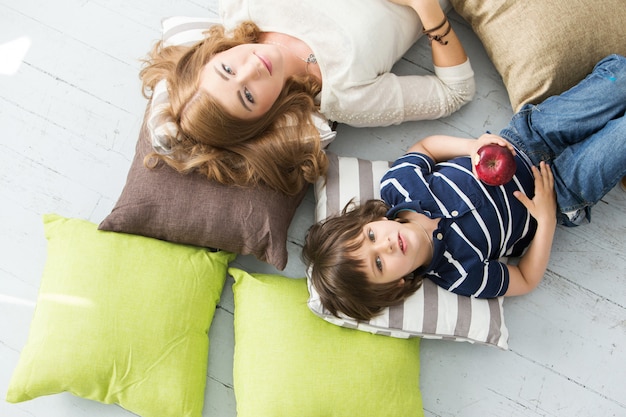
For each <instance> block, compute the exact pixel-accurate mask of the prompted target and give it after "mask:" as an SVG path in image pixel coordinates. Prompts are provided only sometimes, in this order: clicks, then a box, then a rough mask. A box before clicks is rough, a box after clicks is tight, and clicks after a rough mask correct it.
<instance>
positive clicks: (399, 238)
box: [398, 233, 406, 255]
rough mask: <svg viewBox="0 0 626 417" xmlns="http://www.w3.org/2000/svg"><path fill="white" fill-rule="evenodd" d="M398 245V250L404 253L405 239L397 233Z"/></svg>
mask: <svg viewBox="0 0 626 417" xmlns="http://www.w3.org/2000/svg"><path fill="white" fill-rule="evenodd" d="M398 247H399V248H400V252H402V254H403V255H404V254H405V253H406V241H405V240H404V238H403V237H402V235H401V234H400V233H398Z"/></svg>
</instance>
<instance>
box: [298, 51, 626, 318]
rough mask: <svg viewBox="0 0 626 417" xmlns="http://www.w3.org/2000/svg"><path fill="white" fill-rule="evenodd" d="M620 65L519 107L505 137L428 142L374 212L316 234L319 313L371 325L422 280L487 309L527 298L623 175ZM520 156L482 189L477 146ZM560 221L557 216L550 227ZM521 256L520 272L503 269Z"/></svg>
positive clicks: (310, 261) (396, 175)
mask: <svg viewBox="0 0 626 417" xmlns="http://www.w3.org/2000/svg"><path fill="white" fill-rule="evenodd" d="M625 110H626V58H625V57H622V56H618V55H611V56H609V57H606V58H604V59H603V60H602V61H600V62H599V63H598V64H597V65H596V66H595V68H594V70H593V72H592V73H591V74H590V75H589V76H587V78H585V79H584V80H583V81H581V82H580V83H579V84H578V85H577V86H575V87H573V88H572V89H570V90H568V91H567V92H565V93H563V94H561V95H559V96H554V97H551V98H549V99H547V100H546V101H544V102H543V103H542V104H539V105H526V106H524V107H523V108H522V109H521V110H520V111H519V112H518V113H516V114H515V115H514V116H513V118H512V120H511V122H510V123H509V125H508V126H507V128H505V129H504V130H502V131H501V132H500V135H499V136H497V135H491V134H485V135H482V136H481V137H480V138H478V139H476V140H474V139H462V138H454V137H446V136H431V137H427V138H425V139H423V140H422V141H420V142H418V143H416V144H415V145H414V146H413V147H411V148H410V149H409V151H408V153H407V154H406V155H404V156H403V157H401V158H399V159H398V160H397V161H396V162H395V163H394V165H393V166H392V168H390V169H389V171H388V172H387V173H386V174H385V176H384V177H383V179H382V181H381V198H382V199H383V200H384V201H380V200H371V201H368V202H366V203H365V204H364V205H362V206H360V207H357V208H356V209H354V210H352V211H349V210H348V207H346V209H344V211H343V212H342V214H341V215H338V216H335V217H331V218H329V219H327V220H325V221H323V222H321V223H318V224H316V225H314V226H312V227H311V229H310V230H309V232H308V234H307V237H306V241H305V245H304V248H303V258H304V261H305V263H306V264H307V266H308V267H309V272H310V279H311V281H312V284H313V285H314V287H315V289H316V290H317V292H318V293H319V295H320V298H321V301H322V303H323V304H324V306H325V307H326V308H327V309H328V310H329V311H330V312H331V313H333V314H335V315H337V314H338V313H339V312H341V313H344V314H347V315H348V316H351V317H353V318H355V319H359V320H368V319H370V318H371V317H372V316H373V315H375V314H377V313H378V312H380V310H382V309H383V308H384V307H387V306H390V305H393V304H397V303H399V302H401V301H402V300H403V299H404V298H406V297H407V296H409V295H410V294H412V293H413V292H415V291H416V290H417V288H419V285H420V284H421V278H422V277H427V278H429V279H431V280H433V281H434V282H436V283H437V284H438V285H440V286H442V287H443V288H446V289H448V290H450V291H453V292H455V293H458V294H462V295H467V296H472V297H480V298H490V297H498V296H501V295H507V296H508V295H520V294H525V293H527V292H529V291H531V290H532V289H534V288H535V287H536V286H537V285H538V284H539V282H540V281H541V279H542V278H543V275H544V273H545V270H546V267H547V264H548V260H549V257H550V250H551V246H552V240H553V237H554V231H555V228H556V224H557V222H559V223H561V224H564V225H566V226H576V225H579V224H581V223H583V222H585V221H588V220H590V208H591V206H593V205H594V204H595V203H596V202H598V201H599V200H600V198H602V197H603V196H604V195H605V194H606V193H607V192H608V191H609V190H611V189H612V188H613V187H614V186H615V185H616V184H617V183H618V182H619V181H620V179H621V178H622V177H623V176H624V175H625V174H626V116H625V115H624V111H625ZM487 143H496V144H498V145H500V146H505V147H507V148H509V149H510V150H511V151H513V152H514V154H515V160H516V162H517V170H516V173H515V176H514V177H513V179H512V180H511V181H510V182H508V183H507V184H505V185H502V186H489V185H486V184H484V183H482V182H480V181H479V180H478V179H477V178H476V176H475V174H474V172H473V167H472V162H471V161H472V158H473V156H474V155H475V154H476V151H477V150H478V149H479V148H480V147H481V146H482V145H484V144H487ZM555 213H556V215H555ZM503 256H521V259H520V261H519V263H518V265H516V266H513V265H507V264H504V263H502V262H500V261H499V260H498V259H499V258H501V257H503Z"/></svg>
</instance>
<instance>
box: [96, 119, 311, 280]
mask: <svg viewBox="0 0 626 417" xmlns="http://www.w3.org/2000/svg"><path fill="white" fill-rule="evenodd" d="M148 108H149V107H148ZM151 150H152V146H151V142H150V135H149V131H148V128H147V126H146V121H145V119H144V123H143V126H142V128H141V133H140V135H139V140H138V141H137V146H136V151H135V157H134V159H133V162H132V164H131V167H130V170H129V172H128V177H127V179H126V185H125V186H124V189H123V190H122V194H121V195H120V197H119V199H118V201H117V203H116V205H115V207H114V208H113V210H112V211H111V213H110V214H109V215H108V216H107V217H106V218H105V219H104V220H103V221H102V223H100V225H99V226H98V228H99V229H100V230H109V231H114V232H123V233H131V234H136V235H142V236H148V237H154V238H157V239H162V240H166V241H170V242H176V243H185V244H190V245H195V246H204V247H211V248H216V249H222V250H225V251H228V252H235V253H239V254H243V255H247V254H253V255H254V256H256V257H257V259H259V260H261V261H264V262H267V263H269V264H271V265H273V266H275V267H276V268H278V269H280V270H282V269H284V268H285V265H286V264H287V247H286V244H287V231H288V229H289V225H290V223H291V220H292V218H293V216H294V214H295V211H296V209H297V207H298V205H299V204H300V202H301V201H302V199H303V198H304V195H305V194H306V189H307V187H305V188H304V189H303V190H302V192H301V193H300V194H298V195H296V196H287V195H285V194H282V193H280V192H277V191H274V190H271V189H269V188H267V187H263V186H258V187H253V188H252V187H251V188H243V187H235V186H225V185H222V184H219V183H216V182H214V181H210V180H208V179H207V178H206V177H205V176H203V175H201V174H198V173H195V172H194V173H190V174H186V175H183V174H180V173H178V172H176V171H174V170H173V169H172V168H170V167H169V166H167V165H165V164H162V163H161V164H159V166H157V168H154V169H149V168H146V167H145V166H144V164H143V159H144V157H145V156H146V155H147V154H148V153H149V152H150V151H151Z"/></svg>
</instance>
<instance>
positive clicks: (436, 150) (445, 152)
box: [407, 133, 515, 163]
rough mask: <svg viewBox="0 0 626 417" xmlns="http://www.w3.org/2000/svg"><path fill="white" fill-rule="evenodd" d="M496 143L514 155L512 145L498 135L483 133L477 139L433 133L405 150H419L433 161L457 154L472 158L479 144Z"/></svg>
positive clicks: (439, 160)
mask: <svg viewBox="0 0 626 417" xmlns="http://www.w3.org/2000/svg"><path fill="white" fill-rule="evenodd" d="M489 143H496V144H498V145H500V146H506V147H507V148H509V149H510V150H511V152H513V154H514V155H515V149H514V148H513V145H511V144H510V143H509V142H507V141H506V140H504V139H503V138H501V137H500V136H498V135H493V134H491V133H485V134H484V135H482V136H481V137H479V138H478V139H466V138H459V137H455V136H445V135H434V136H428V137H425V138H424V139H422V140H421V141H419V142H417V143H416V144H415V145H413V146H411V148H409V150H408V151H407V152H419V153H423V154H425V155H428V156H430V157H431V158H432V159H433V160H434V161H435V163H437V162H442V161H447V160H448V159H453V158H456V157H459V156H470V157H472V160H473V158H474V155H475V154H476V152H477V151H478V149H480V147H481V146H483V145H486V144H489Z"/></svg>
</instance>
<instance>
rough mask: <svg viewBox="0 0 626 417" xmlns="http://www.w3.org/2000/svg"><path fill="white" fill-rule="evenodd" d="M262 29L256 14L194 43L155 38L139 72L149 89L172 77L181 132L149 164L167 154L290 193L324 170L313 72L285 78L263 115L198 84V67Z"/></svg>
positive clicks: (176, 163) (216, 175) (229, 179)
mask: <svg viewBox="0 0 626 417" xmlns="http://www.w3.org/2000/svg"><path fill="white" fill-rule="evenodd" d="M260 34H261V31H260V29H259V28H258V27H257V26H256V25H255V24H254V23H252V22H244V23H242V24H240V25H239V26H238V27H237V28H235V29H234V30H233V31H232V33H228V34H227V33H226V32H225V29H224V27H223V26H221V25H214V26H212V27H211V28H210V29H209V30H208V31H207V33H206V38H205V39H204V40H203V41H201V42H199V43H197V44H195V45H194V46H191V47H188V46H167V47H166V46H164V45H163V43H162V42H159V43H157V44H156V45H155V47H154V49H153V50H152V52H151V53H150V55H149V57H148V59H147V60H146V61H145V64H146V66H145V67H144V68H143V69H142V71H141V73H140V76H141V79H142V83H143V93H144V95H145V96H146V97H149V96H150V95H151V92H152V90H153V89H154V87H155V85H156V83H157V82H159V81H160V80H161V79H166V80H167V84H168V92H169V101H170V108H169V114H166V116H167V117H170V118H171V119H172V120H174V121H175V123H176V125H177V127H178V131H179V134H178V137H176V138H171V152H170V153H168V154H159V153H156V152H153V153H151V154H149V155H147V156H146V159H145V161H144V162H145V164H146V166H149V167H154V166H155V165H157V164H158V162H159V161H163V162H165V163H166V164H167V165H169V166H171V167H173V168H174V169H176V170H177V171H180V172H189V171H193V170H197V171H199V172H201V173H203V174H205V175H206V176H207V177H209V178H210V179H213V180H216V181H218V182H220V183H223V184H229V185H244V186H249V185H256V184H260V183H263V184H266V185H268V186H269V187H271V188H273V189H276V190H279V191H282V192H283V193H285V194H289V195H294V194H297V193H298V192H299V191H301V190H302V188H303V187H304V185H305V184H306V183H312V182H314V181H315V180H317V178H319V176H320V175H323V174H324V173H325V172H326V167H327V164H328V162H327V160H326V156H325V154H324V152H323V151H322V150H321V149H320V141H319V133H318V131H317V129H316V128H315V126H314V125H313V121H312V118H311V114H312V112H314V111H315V110H316V109H317V107H316V105H315V103H314V101H313V97H315V95H316V94H317V93H318V92H319V91H320V89H321V86H320V85H319V83H318V82H317V80H316V79H315V78H314V77H312V76H306V77H298V78H296V77H292V78H290V79H289V80H287V82H286V84H285V86H284V88H283V90H282V92H281V93H280V95H279V97H278V98H277V99H276V101H275V103H274V104H273V106H272V107H271V109H270V110H269V111H268V112H267V113H266V114H265V115H263V116H262V117H260V118H259V119H258V120H241V119H238V118H235V117H232V116H230V115H229V114H228V113H227V112H225V111H224V109H223V108H222V107H221V106H220V105H219V104H218V103H217V101H216V100H215V98H214V97H212V96H211V95H210V94H209V93H207V92H205V91H204V90H201V89H200V88H199V80H200V73H201V71H202V69H203V68H204V66H205V65H206V64H207V62H208V61H209V60H210V59H211V58H212V57H213V56H214V55H215V54H217V53H220V52H222V51H225V50H228V49H230V48H232V47H234V46H237V45H241V44H245V43H257V42H258V40H259V35H260Z"/></svg>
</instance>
